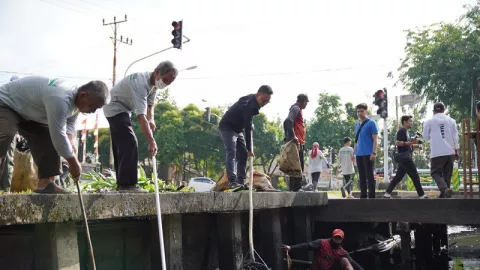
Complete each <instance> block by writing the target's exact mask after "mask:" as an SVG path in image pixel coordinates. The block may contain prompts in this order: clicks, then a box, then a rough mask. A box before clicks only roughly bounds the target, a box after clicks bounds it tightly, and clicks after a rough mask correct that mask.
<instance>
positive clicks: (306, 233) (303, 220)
mask: <svg viewBox="0 0 480 270" xmlns="http://www.w3.org/2000/svg"><path fill="white" fill-rule="evenodd" d="M293 230H294V231H293V234H294V238H295V242H294V243H295V244H300V243H305V242H310V241H312V221H311V219H310V211H309V209H307V208H295V209H293ZM294 255H295V259H297V260H303V261H313V251H309V252H295V253H294Z"/></svg>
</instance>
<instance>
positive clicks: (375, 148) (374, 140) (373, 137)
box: [372, 134, 378, 153]
mask: <svg viewBox="0 0 480 270" xmlns="http://www.w3.org/2000/svg"><path fill="white" fill-rule="evenodd" d="M372 139H373V149H372V151H373V153H377V147H378V134H372Z"/></svg>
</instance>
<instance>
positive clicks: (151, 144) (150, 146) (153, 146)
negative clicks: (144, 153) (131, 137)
mask: <svg viewBox="0 0 480 270" xmlns="http://www.w3.org/2000/svg"><path fill="white" fill-rule="evenodd" d="M148 153H149V154H150V158H152V157H153V156H155V155H156V154H157V143H156V142H155V140H151V141H150V142H149V143H148Z"/></svg>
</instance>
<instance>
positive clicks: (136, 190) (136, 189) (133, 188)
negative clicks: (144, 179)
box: [117, 185, 148, 193]
mask: <svg viewBox="0 0 480 270" xmlns="http://www.w3.org/2000/svg"><path fill="white" fill-rule="evenodd" d="M117 191H118V192H120V193H148V190H146V189H143V188H141V187H138V186H136V185H135V186H123V187H122V186H119V187H118V188H117Z"/></svg>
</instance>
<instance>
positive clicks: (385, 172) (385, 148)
mask: <svg viewBox="0 0 480 270" xmlns="http://www.w3.org/2000/svg"><path fill="white" fill-rule="evenodd" d="M387 177H388V126H387V119H386V118H384V119H383V182H385V183H388V182H389V181H390V179H388V178H387Z"/></svg>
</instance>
